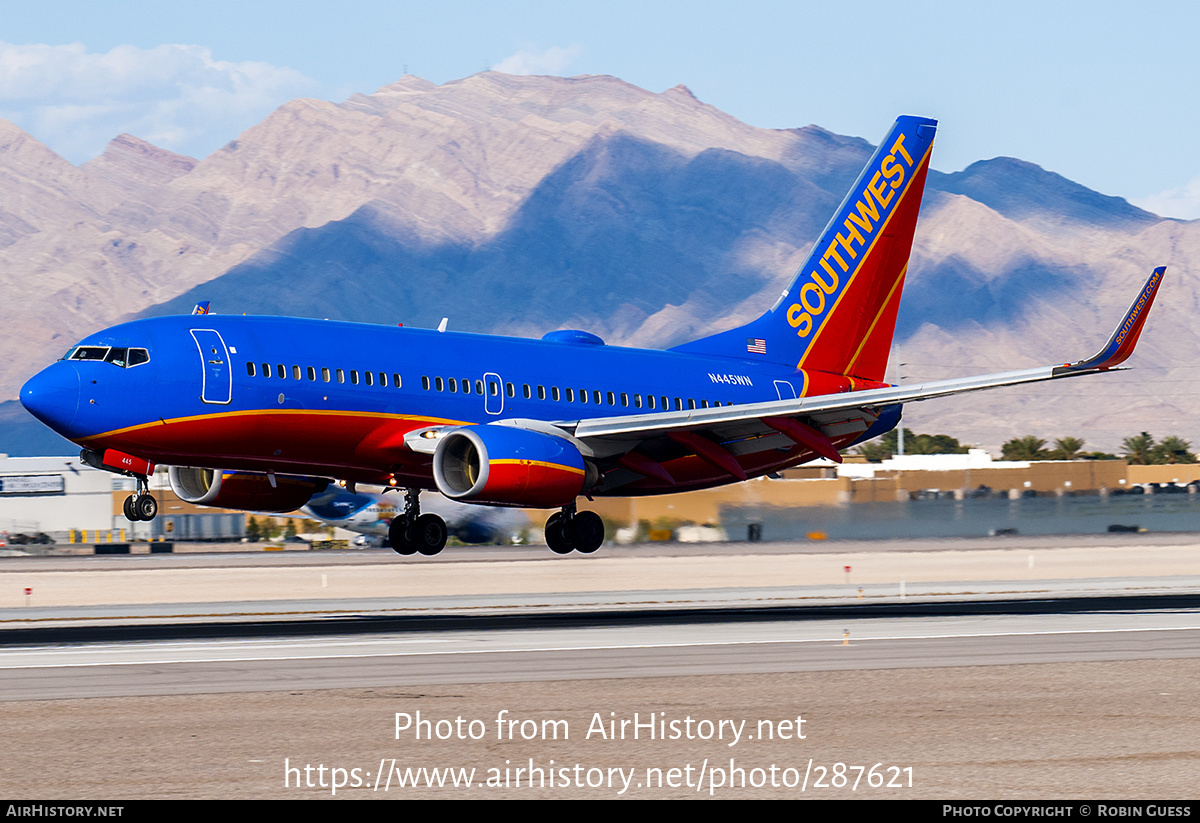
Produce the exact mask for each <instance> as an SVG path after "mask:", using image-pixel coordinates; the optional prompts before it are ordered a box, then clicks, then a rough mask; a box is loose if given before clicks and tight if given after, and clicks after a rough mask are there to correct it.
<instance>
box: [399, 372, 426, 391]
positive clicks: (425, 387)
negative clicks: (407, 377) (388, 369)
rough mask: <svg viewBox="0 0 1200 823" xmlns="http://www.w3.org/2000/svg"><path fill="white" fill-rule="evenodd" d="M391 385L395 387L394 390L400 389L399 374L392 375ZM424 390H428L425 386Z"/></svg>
mask: <svg viewBox="0 0 1200 823" xmlns="http://www.w3.org/2000/svg"><path fill="white" fill-rule="evenodd" d="M392 385H393V386H395V387H396V388H400V375H399V374H393V375H392ZM425 388H429V387H428V386H426V387H425Z"/></svg>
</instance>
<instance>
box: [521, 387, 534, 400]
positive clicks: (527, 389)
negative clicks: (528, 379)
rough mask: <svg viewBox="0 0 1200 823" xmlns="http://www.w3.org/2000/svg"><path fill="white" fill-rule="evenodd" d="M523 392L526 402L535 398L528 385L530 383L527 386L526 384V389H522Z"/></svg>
mask: <svg viewBox="0 0 1200 823" xmlns="http://www.w3.org/2000/svg"><path fill="white" fill-rule="evenodd" d="M522 391H523V393H524V394H525V399H526V400H528V399H529V398H531V397H533V393H532V392H530V391H529V384H528V383H526V384H525V386H524V388H523V389H522Z"/></svg>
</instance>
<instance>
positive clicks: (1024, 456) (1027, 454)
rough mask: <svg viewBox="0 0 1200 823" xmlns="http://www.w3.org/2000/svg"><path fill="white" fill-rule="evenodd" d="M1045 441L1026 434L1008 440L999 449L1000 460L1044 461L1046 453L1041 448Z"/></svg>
mask: <svg viewBox="0 0 1200 823" xmlns="http://www.w3.org/2000/svg"><path fill="white" fill-rule="evenodd" d="M1045 445H1046V441H1045V440H1043V439H1041V438H1040V437H1034V436H1033V435H1032V434H1027V435H1025V436H1024V437H1017V438H1013V439H1012V440H1009V441H1008V442H1007V443H1005V444H1004V445H1003V446H1001V447H1000V459H1001V460H1045V459H1046V457H1047V454H1048V453H1047V452H1046V451H1045V450H1044V449H1043V448H1042V447H1043V446H1045Z"/></svg>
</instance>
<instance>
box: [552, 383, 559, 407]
mask: <svg viewBox="0 0 1200 823" xmlns="http://www.w3.org/2000/svg"><path fill="white" fill-rule="evenodd" d="M550 396H551V397H553V398H554V402H556V403H557V402H558V401H559V399H560V397H559V394H558V386H551V387H550Z"/></svg>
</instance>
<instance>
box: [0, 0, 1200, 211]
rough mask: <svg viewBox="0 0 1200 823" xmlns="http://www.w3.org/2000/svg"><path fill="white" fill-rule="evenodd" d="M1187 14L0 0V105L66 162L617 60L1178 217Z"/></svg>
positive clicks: (1191, 106)
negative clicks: (397, 85)
mask: <svg viewBox="0 0 1200 823" xmlns="http://www.w3.org/2000/svg"><path fill="white" fill-rule="evenodd" d="M171 5H174V4H171ZM1197 31H1200V4H1194V3H1183V2H1143V3H1139V4H1133V3H1113V2H1086V3H1085V2H1058V3H1056V2H1048V1H1047V0H1043V1H1042V2H1036V3H1034V2H1030V3H1025V2H1006V3H989V4H984V3H964V2H961V0H959V2H910V3H872V2H857V3H852V4H850V3H832V2H829V1H828V0H824V1H823V2H814V3H808V2H758V3H755V2H742V3H737V4H734V3H729V2H711V3H710V2H692V3H676V2H670V3H668V2H657V3H656V2H653V0H642V2H636V3H635V2H624V1H623V0H604V2H593V0H572V2H544V3H543V2H514V3H504V2H496V0H489V2H467V1H466V0H464V1H463V2H451V1H449V0H443V2H440V3H436V4H435V3H430V2H428V0H426V1H425V2H420V3H408V2H382V1H377V2H371V1H369V0H358V1H357V2H356V1H355V0H341V2H338V3H331V2H328V0H324V1H323V2H310V1H309V0H288V2H276V1H275V0H240V2H231V0H212V1H211V2H205V1H204V0H194V1H193V2H191V3H186V4H179V7H177V8H172V7H169V6H168V4H164V3H160V2H132V1H131V0H130V1H127V2H103V1H102V0H90V1H88V2H85V1H84V0H67V1H66V2H55V0H40V2H36V3H34V2H23V1H21V2H10V0H0V117H4V118H7V119H9V120H12V121H14V122H16V123H17V124H18V125H20V126H21V127H22V128H24V129H25V130H27V131H29V132H30V133H31V134H33V135H34V136H35V137H37V138H38V139H39V140H41V141H43V142H45V143H46V144H48V145H49V146H50V147H51V148H53V149H55V150H56V151H58V152H60V153H61V154H63V155H64V156H65V157H67V158H68V159H70V160H71V161H73V162H76V163H80V162H83V161H85V160H87V159H89V158H90V157H93V156H95V155H96V154H98V153H99V152H100V151H102V150H103V147H104V144H105V143H107V142H108V140H110V139H111V138H112V137H114V136H116V135H117V134H118V133H120V132H122V131H126V132H130V133H132V134H135V135H137V136H139V137H142V138H144V139H146V140H149V141H151V142H153V143H155V144H157V145H161V146H163V147H165V148H169V149H172V150H174V151H179V152H182V153H185V154H191V155H193V156H197V157H203V156H204V155H206V154H208V153H209V152H211V151H214V150H215V149H217V148H219V147H220V146H222V145H224V144H225V143H226V142H228V141H229V140H232V139H233V138H235V137H236V136H237V135H238V133H239V132H241V131H242V130H244V129H246V128H248V127H249V126H251V125H253V124H254V123H256V122H258V121H259V120H261V119H262V118H263V117H264V116H265V115H266V114H267V113H269V112H270V111H271V110H272V109H273V108H275V107H276V106H278V105H279V104H281V103H283V102H285V101H286V100H289V99H291V98H293V97H297V96H309V97H321V98H325V99H329V100H335V101H338V100H342V99H344V98H346V97H347V96H349V95H350V94H353V93H355V92H370V91H373V90H374V89H376V88H378V87H379V86H382V85H385V84H387V83H390V82H392V81H394V80H396V79H398V78H399V77H400V76H401V75H402V74H404V73H405V71H408V72H409V73H412V74H416V75H419V76H421V77H424V78H426V79H428V80H432V81H433V82H435V83H444V82H446V81H449V80H455V79H458V78H461V77H465V76H467V75H469V74H473V73H475V72H478V71H481V70H484V69H488V68H497V69H500V70H504V71H511V72H516V73H540V74H560V75H575V74H612V75H615V76H617V77H620V78H622V79H624V80H626V81H628V82H630V83H634V84H636V85H639V86H642V87H644V88H647V89H650V90H652V91H663V90H665V89H668V88H670V87H672V86H675V85H677V84H679V83H683V84H685V85H687V86H688V87H689V88H690V89H691V90H692V91H693V92H694V93H695V95H696V96H697V97H698V98H699V99H700V100H702V101H704V102H706V103H711V104H713V105H715V106H717V107H718V108H720V109H722V110H724V111H726V112H729V113H730V114H732V115H734V116H736V117H738V118H740V119H742V120H744V121H746V122H747V123H751V124H753V125H756V126H764V127H769V128H792V127H797V126H803V125H807V124H809V123H816V124H817V125H820V126H823V127H825V128H828V129H831V130H832V131H836V132H839V133H843V134H852V135H857V136H860V137H865V138H867V139H868V140H870V141H872V142H875V141H877V140H878V139H879V138H880V137H882V135H883V134H884V132H885V131H886V130H887V128H888V126H889V124H890V123H891V121H892V119H893V118H894V117H895V116H896V115H897V114H920V115H927V116H931V117H936V118H938V119H939V120H940V121H941V125H940V128H939V133H938V143H937V147H936V148H935V149H934V167H935V168H938V169H941V170H943V171H957V170H959V169H962V168H963V167H965V166H966V165H968V164H970V163H972V162H974V161H976V160H981V159H986V158H990V157H995V156H997V155H1011V156H1015V157H1020V158H1022V159H1024V160H1029V161H1031V162H1034V163H1037V164H1038V165H1040V166H1043V167H1045V168H1047V169H1049V170H1051V171H1055V172H1058V173H1060V174H1062V175H1064V176H1066V177H1068V178H1070V179H1072V180H1075V181H1077V182H1079V183H1082V184H1084V185H1086V186H1089V187H1091V188H1094V189H1096V190H1098V191H1101V192H1103V193H1105V194H1114V195H1119V196H1122V197H1125V198H1128V199H1129V200H1131V201H1133V202H1135V203H1138V204H1139V205H1142V206H1144V207H1146V208H1150V209H1151V210H1153V211H1156V212H1158V213H1160V214H1166V215H1169V216H1176V217H1189V218H1191V217H1200V153H1198V152H1197V148H1196V142H1197V141H1196V135H1197V134H1198V133H1200V128H1198V126H1200V106H1198V105H1197V94H1196V92H1195V90H1194V88H1193V83H1194V81H1195V79H1196V78H1197V77H1198V76H1200V71H1198V69H1200V56H1198V54H1197V51H1198V50H1197V49H1196V47H1195V44H1194V41H1195V38H1196V32H1197Z"/></svg>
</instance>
